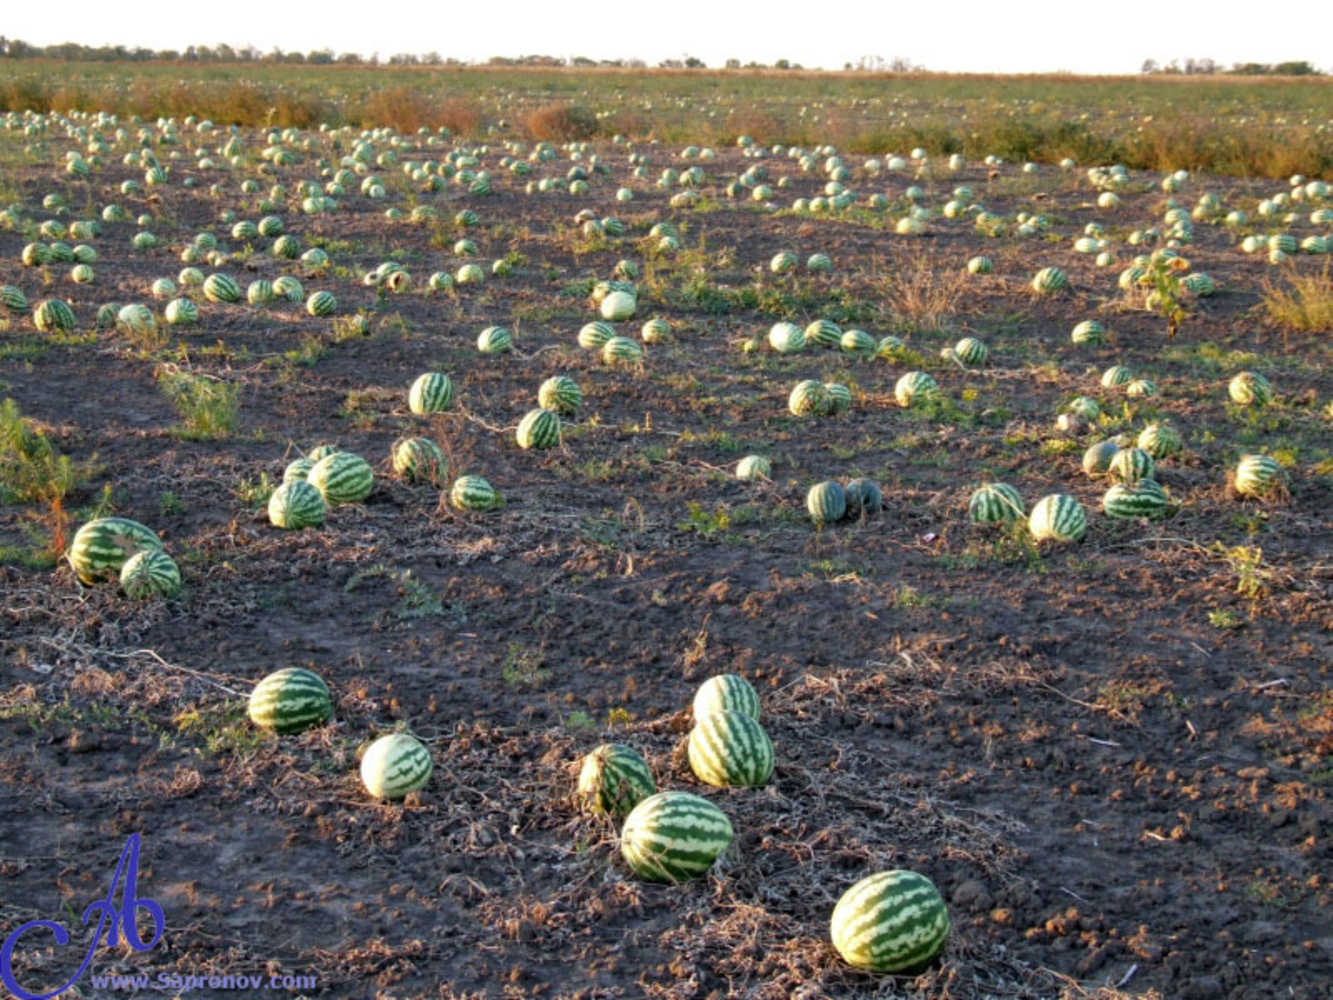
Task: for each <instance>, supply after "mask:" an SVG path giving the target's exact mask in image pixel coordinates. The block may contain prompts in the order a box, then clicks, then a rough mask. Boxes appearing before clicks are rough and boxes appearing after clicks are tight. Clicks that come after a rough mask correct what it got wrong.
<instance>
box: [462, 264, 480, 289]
mask: <svg viewBox="0 0 1333 1000" xmlns="http://www.w3.org/2000/svg"><path fill="white" fill-rule="evenodd" d="M485 280H486V272H485V271H483V270H482V269H481V268H480V267H478V266H477V265H476V264H464V265H463V266H462V267H460V268H459V269H458V270H457V271H456V272H455V273H454V284H456V285H480V284H481V283H482V282H484V281H485Z"/></svg>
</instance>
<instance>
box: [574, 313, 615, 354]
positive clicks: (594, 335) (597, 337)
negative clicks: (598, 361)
mask: <svg viewBox="0 0 1333 1000" xmlns="http://www.w3.org/2000/svg"><path fill="white" fill-rule="evenodd" d="M615 335H616V331H615V328H614V327H612V326H611V324H610V323H603V322H602V321H601V320H595V321H593V322H592V323H585V324H584V325H583V329H581V330H579V346H580V347H583V348H586V349H587V350H590V351H595V350H597V349H598V348H600V347H602V346H603V345H604V344H605V343H606V342H607V341H608V340H610V339H611V338H612V337H614V336H615Z"/></svg>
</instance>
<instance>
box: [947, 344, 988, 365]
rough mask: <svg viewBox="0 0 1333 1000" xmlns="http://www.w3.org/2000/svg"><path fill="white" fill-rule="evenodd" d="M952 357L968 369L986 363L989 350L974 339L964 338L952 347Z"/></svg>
mask: <svg viewBox="0 0 1333 1000" xmlns="http://www.w3.org/2000/svg"><path fill="white" fill-rule="evenodd" d="M953 353H954V357H956V358H957V359H958V360H959V361H961V362H962V363H963V364H965V365H967V367H969V368H974V367H976V366H977V365H982V364H985V363H986V358H987V357H988V356H989V355H990V349H989V348H988V347H987V346H986V345H985V344H983V343H982V342H981V341H979V340H978V339H977V338H976V337H964V338H963V339H962V340H960V341H958V343H956V344H954V345H953Z"/></svg>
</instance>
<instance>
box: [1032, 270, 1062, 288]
mask: <svg viewBox="0 0 1333 1000" xmlns="http://www.w3.org/2000/svg"><path fill="white" fill-rule="evenodd" d="M1068 287H1069V278H1068V277H1066V276H1065V272H1064V271H1062V270H1060V269H1059V268H1058V267H1043V268H1042V269H1041V270H1040V271H1038V272H1037V273H1036V274H1035V275H1033V277H1032V290H1033V291H1034V292H1037V293H1038V294H1047V293H1050V292H1060V291H1064V289H1066V288H1068Z"/></svg>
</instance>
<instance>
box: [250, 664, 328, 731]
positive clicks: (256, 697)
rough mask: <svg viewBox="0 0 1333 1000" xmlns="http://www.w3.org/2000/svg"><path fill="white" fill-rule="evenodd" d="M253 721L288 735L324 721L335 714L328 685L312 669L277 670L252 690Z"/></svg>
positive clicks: (259, 725) (288, 668) (251, 715)
mask: <svg viewBox="0 0 1333 1000" xmlns="http://www.w3.org/2000/svg"><path fill="white" fill-rule="evenodd" d="M249 713H250V721H251V722H253V723H254V724H255V725H256V726H258V727H259V728H260V729H267V730H269V731H270V732H274V733H278V734H280V735H286V734H288V733H299V732H302V731H304V730H306V729H311V728H313V727H314V726H319V725H323V724H324V723H325V722H327V721H328V719H329V718H330V717H331V716H332V715H333V699H332V698H331V697H330V696H329V688H328V685H326V684H325V683H324V680H323V678H321V677H320V676H319V674H317V673H315V672H314V671H313V670H307V669H305V668H304V667H285V668H284V669H282V670H275V671H274V672H273V673H271V674H269V675H268V676H267V677H265V678H264V679H263V680H262V681H260V682H259V683H258V684H256V685H255V688H254V690H253V691H251V692H250V705H249Z"/></svg>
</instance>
